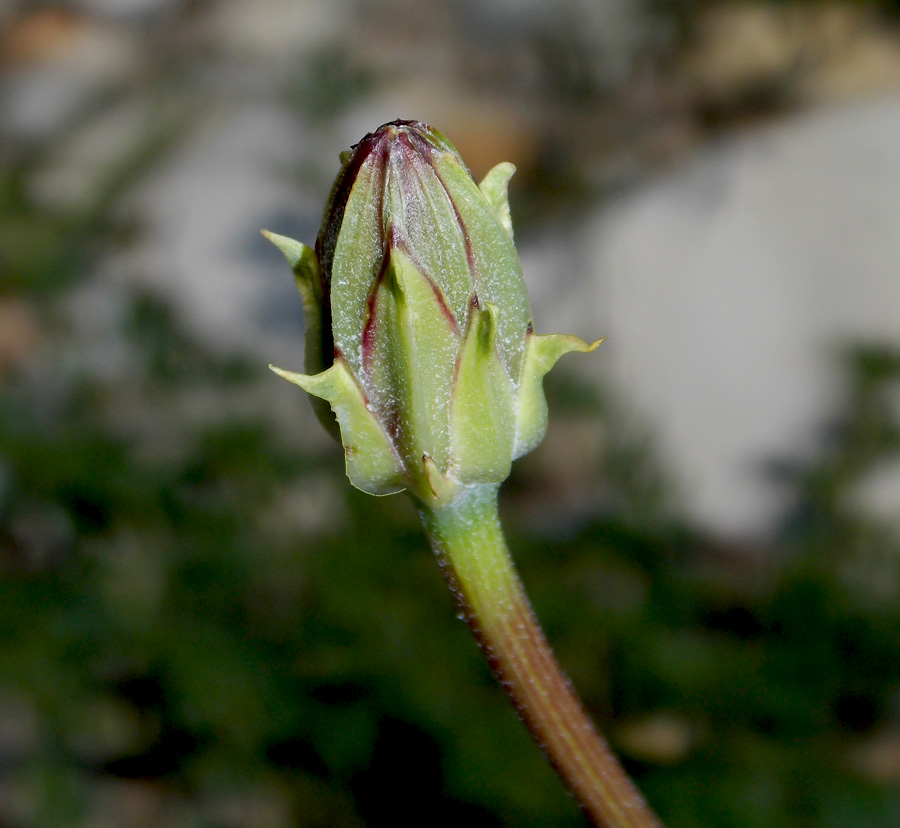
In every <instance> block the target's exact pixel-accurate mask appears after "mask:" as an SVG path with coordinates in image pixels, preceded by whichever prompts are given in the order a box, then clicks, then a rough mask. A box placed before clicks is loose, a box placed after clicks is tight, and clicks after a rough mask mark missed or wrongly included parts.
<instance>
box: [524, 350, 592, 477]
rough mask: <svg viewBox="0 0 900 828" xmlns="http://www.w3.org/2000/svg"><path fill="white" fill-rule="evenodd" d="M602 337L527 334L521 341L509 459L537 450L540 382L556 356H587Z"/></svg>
mask: <svg viewBox="0 0 900 828" xmlns="http://www.w3.org/2000/svg"><path fill="white" fill-rule="evenodd" d="M605 341H606V337H604V338H603V339H598V340H596V341H594V342H590V343H588V342H585V341H584V340H583V339H579V338H578V337H577V336H570V335H569V334H544V335H537V334H529V335H528V338H527V339H526V342H525V360H524V362H523V363H522V374H521V379H520V381H519V395H518V403H517V406H516V439H515V448H514V449H513V460H515V459H516V458H517V457H521V456H522V455H523V454H527V453H528V452H529V451H531V450H532V449H533V448H535V447H537V446H538V445H539V444H540V442H541V440H543V439H544V434H545V433H546V431H547V398H546V397H545V396H544V387H543V381H544V376H545V375H546V374H547V372H548V371H549V370H550V369H551V368H552V367H553V366H554V365H556V363H557V361H558V360H559V358H560V357H562V356H565V355H566V354H570V353H572V352H575V353H582V354H588V353H590V352H591V351H594V350H596V349H597V347H598V346H599V345H600V343H601V342H605Z"/></svg>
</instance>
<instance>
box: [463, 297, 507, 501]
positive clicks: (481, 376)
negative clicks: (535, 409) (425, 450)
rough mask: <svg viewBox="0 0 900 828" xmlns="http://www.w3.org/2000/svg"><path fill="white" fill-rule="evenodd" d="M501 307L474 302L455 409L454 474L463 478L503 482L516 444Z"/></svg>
mask: <svg viewBox="0 0 900 828" xmlns="http://www.w3.org/2000/svg"><path fill="white" fill-rule="evenodd" d="M498 313H499V312H498V310H497V308H496V306H494V305H485V307H484V309H483V310H482V309H479V308H477V307H473V308H472V310H471V313H470V315H469V326H468V331H467V333H466V338H465V342H464V343H463V346H462V350H461V351H460V355H459V364H458V367H457V374H456V382H455V384H454V388H453V397H452V402H451V410H450V441H451V454H452V455H453V463H454V469H453V471H454V474H455V476H456V477H457V479H458V480H459V481H460V482H461V483H502V482H503V481H504V480H506V478H507V477H509V470H510V464H511V463H512V448H513V437H514V435H513V425H514V424H513V422H512V420H513V411H512V400H513V389H512V383H511V382H510V381H509V378H508V377H507V376H506V372H505V371H504V370H503V365H502V364H501V363H500V358H499V357H498V356H497V349H496V339H497V323H496V317H497V315H498Z"/></svg>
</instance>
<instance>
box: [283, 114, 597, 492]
mask: <svg viewBox="0 0 900 828" xmlns="http://www.w3.org/2000/svg"><path fill="white" fill-rule="evenodd" d="M513 172H514V168H513V166H512V164H508V163H507V164H499V165H498V166H497V167H495V168H494V169H493V170H491V171H490V172H489V173H488V174H487V176H486V177H485V179H484V180H483V181H482V182H481V184H480V185H477V184H476V183H475V181H474V180H473V178H472V176H471V174H470V173H469V171H468V170H467V169H466V167H465V165H464V164H463V162H462V159H461V158H460V157H459V155H458V153H457V152H456V150H455V149H454V148H453V147H452V146H451V145H450V143H449V142H448V141H447V139H446V138H444V137H443V136H442V135H441V134H440V133H438V132H436V131H435V130H433V129H432V128H431V127H428V126H426V125H425V124H423V123H419V122H414V121H394V122H393V123H390V124H385V125H384V126H382V127H380V128H379V129H378V130H376V131H375V132H373V133H371V134H369V135H367V136H366V137H365V138H363V139H362V141H360V142H359V143H358V144H356V145H355V146H354V147H353V149H352V151H351V152H350V153H349V154H348V155H347V156H346V159H345V161H344V165H343V167H342V169H341V171H340V173H339V174H338V177H337V179H336V181H335V184H334V187H333V189H332V192H331V196H330V199H329V202H328V205H327V207H326V209H325V215H324V218H323V223H322V227H321V229H320V231H319V235H318V238H317V239H316V248H315V251H313V250H311V249H310V248H308V247H306V246H305V245H303V244H301V243H299V242H295V241H293V240H291V239H288V238H285V237H284V236H277V235H275V234H272V233H267V234H266V235H267V237H268V238H269V239H271V241H273V242H274V243H275V245H276V246H277V247H278V248H279V249H280V250H281V251H282V253H284V255H285V257H286V258H287V259H288V261H289V262H290V264H291V266H292V268H293V270H294V273H295V276H296V278H297V284H298V287H299V289H300V293H301V295H302V297H303V301H304V309H305V314H306V324H307V333H306V370H307V373H306V374H294V373H290V372H287V371H282V370H280V369H274V370H275V371H276V372H277V373H278V374H280V375H281V376H283V377H285V378H286V379H288V380H290V381H291V382H294V383H296V384H297V385H299V386H300V387H301V388H304V389H305V390H306V391H308V392H309V393H310V394H312V395H314V396H315V397H317V398H319V399H321V400H324V401H326V402H327V403H328V404H329V405H330V408H331V410H332V411H333V416H332V414H331V413H330V412H327V411H326V412H325V415H326V416H325V417H324V418H323V419H325V421H326V423H327V424H329V423H330V424H332V425H333V423H334V417H336V418H337V423H338V424H339V426H340V438H341V441H342V443H343V445H344V449H345V454H346V461H347V474H348V476H349V477H350V480H351V482H352V483H353V484H354V485H355V486H357V487H358V488H360V489H362V490H364V491H366V492H370V493H372V494H390V493H392V492H397V491H401V490H403V489H409V490H411V491H412V492H413V493H414V494H415V495H417V496H418V497H419V498H421V499H423V500H425V501H427V502H429V503H431V504H432V505H433V506H436V507H440V506H441V504H445V503H448V502H451V501H452V499H453V497H454V495H455V494H456V492H457V491H458V490H459V488H460V487H461V486H466V485H469V484H473V483H494V484H499V483H501V482H502V481H503V480H505V479H506V477H507V476H508V475H509V468H510V463H511V461H512V460H514V459H515V458H516V457H519V456H521V455H522V454H525V453H526V452H527V451H530V450H531V449H532V448H534V447H535V446H536V445H537V444H538V443H539V442H540V441H541V439H543V436H544V432H545V430H546V423H547V405H546V401H545V399H544V394H543V390H542V387H541V383H542V379H543V376H544V374H545V373H546V372H547V371H549V370H550V368H551V367H552V366H553V365H554V363H555V362H556V360H557V359H559V357H560V356H562V355H563V354H565V353H567V352H569V351H591V350H593V349H594V348H595V347H596V346H597V345H598V344H599V342H595V343H593V344H592V345H588V344H587V343H585V342H583V341H582V340H580V339H578V338H577V337H573V336H564V335H559V334H554V335H550V336H536V335H535V334H534V333H533V330H532V324H531V310H530V307H529V304H528V296H527V294H526V291H525V283H524V280H523V278H522V271H521V267H520V265H519V259H518V256H517V254H516V249H515V246H514V244H513V237H512V225H511V223H510V217H509V204H508V201H507V184H508V182H509V179H510V177H511V176H512V174H513ZM320 413H321V412H320Z"/></svg>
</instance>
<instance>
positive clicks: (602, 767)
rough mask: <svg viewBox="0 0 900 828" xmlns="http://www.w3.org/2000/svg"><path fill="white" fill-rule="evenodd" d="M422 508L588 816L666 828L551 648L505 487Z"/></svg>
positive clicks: (466, 600)
mask: <svg viewBox="0 0 900 828" xmlns="http://www.w3.org/2000/svg"><path fill="white" fill-rule="evenodd" d="M419 508H420V513H421V515H422V520H423V522H424V524H425V528H426V530H427V532H428V535H429V539H430V540H431V544H432V546H433V548H434V550H435V552H436V554H437V556H438V560H439V561H440V563H441V566H442V568H443V570H444V573H445V575H446V576H447V580H448V581H449V583H450V587H451V589H452V590H453V592H454V594H455V596H456V599H457V601H458V602H459V605H460V607H461V608H462V610H463V612H464V613H465V615H466V618H467V619H468V622H469V625H470V627H471V628H472V630H473V631H474V633H475V636H476V638H477V639H478V642H479V644H480V645H481V648H482V650H483V652H484V654H485V656H486V657H487V660H488V662H489V664H490V666H491V669H492V670H493V672H494V674H495V675H496V677H497V679H498V680H499V681H500V683H501V684H502V685H503V687H504V689H505V690H506V692H507V693H508V694H509V696H510V698H511V699H512V702H513V704H514V705H515V706H516V708H517V709H518V711H519V714H520V715H521V717H522V719H523V720H524V722H525V724H526V725H527V726H528V728H529V730H530V731H531V733H532V735H533V736H534V738H535V740H536V741H537V743H538V744H539V745H540V747H541V749H542V750H543V751H544V753H545V755H546V756H547V758H548V759H549V761H550V762H551V764H552V765H553V767H554V768H555V769H556V771H557V773H559V775H560V777H562V780H563V782H564V783H565V784H566V785H567V786H568V788H569V790H570V791H571V793H572V794H573V795H574V796H575V798H576V799H577V800H578V803H579V804H580V805H581V808H582V810H583V811H584V813H585V816H586V817H587V818H588V819H589V820H590V821H591V822H592V823H593V824H594V825H597V826H602V828H661V823H660V822H659V820H658V819H657V818H656V816H655V814H654V813H653V812H652V811H651V810H650V808H649V806H648V805H647V804H646V802H645V801H644V799H643V798H642V797H641V795H640V793H638V791H637V789H636V788H635V787H634V784H633V783H632V782H631V780H630V779H629V778H628V776H627V775H626V774H625V772H624V771H623V770H622V767H621V766H620V765H619V763H618V762H617V761H616V758H615V757H614V756H613V754H612V752H611V751H610V749H609V747H608V746H607V744H606V742H605V741H604V739H603V737H602V736H600V734H599V733H597V731H596V729H595V728H594V726H593V724H592V722H591V720H590V719H589V718H588V716H587V715H586V714H585V712H584V710H583V708H582V706H581V703H580V702H579V700H578V697H577V696H576V695H575V692H574V691H573V690H572V687H571V685H570V684H569V681H568V679H567V678H566V676H565V675H564V674H563V672H562V670H561V669H560V667H559V664H558V663H557V661H556V659H555V657H554V655H553V653H552V651H551V650H550V645H549V644H548V643H547V639H546V638H545V637H544V634H543V632H542V631H541V628H540V625H539V624H538V622H537V619H536V618H535V615H534V612H533V611H532V609H531V606H530V604H529V602H528V598H527V596H526V595H525V592H524V590H523V588H522V584H521V582H520V580H519V577H518V575H517V573H516V570H515V567H514V566H513V563H512V560H511V559H510V556H509V552H508V551H507V548H506V542H505V540H504V538H503V530H502V528H501V526H500V521H499V517H498V514H497V487H496V486H493V485H484V486H472V487H470V488H469V489H467V490H466V491H465V492H463V493H462V494H461V495H460V496H459V497H457V498H456V499H455V500H454V502H453V503H452V504H451V505H450V506H448V507H446V508H444V509H442V510H440V511H438V510H431V509H429V508H426V507H423V506H422V504H421V503H420V504H419Z"/></svg>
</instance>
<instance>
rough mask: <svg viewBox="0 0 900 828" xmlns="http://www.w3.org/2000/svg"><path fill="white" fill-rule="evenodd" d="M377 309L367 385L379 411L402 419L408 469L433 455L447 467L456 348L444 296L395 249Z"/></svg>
mask: <svg viewBox="0 0 900 828" xmlns="http://www.w3.org/2000/svg"><path fill="white" fill-rule="evenodd" d="M388 255H389V256H390V260H389V262H388V265H387V270H386V272H385V276H384V279H383V280H382V282H381V284H380V285H379V287H378V292H377V294H376V297H375V302H374V305H373V313H374V314H375V317H376V326H377V334H376V336H375V346H374V347H375V351H374V353H373V355H372V358H371V360H370V363H369V365H368V366H367V369H366V373H365V379H364V385H365V387H366V388H367V389H371V391H370V393H371V396H372V402H373V403H374V404H375V407H376V409H377V410H378V411H379V412H381V413H382V415H383V416H384V415H385V413H386V412H387V411H388V410H390V409H393V410H394V411H396V413H397V415H398V417H399V421H400V433H399V436H398V449H399V450H400V452H401V454H402V455H403V458H404V460H405V461H406V464H407V468H410V469H412V468H418V467H419V466H420V464H421V462H422V457H423V456H424V455H426V454H427V455H428V456H429V457H431V458H433V460H434V462H435V463H436V464H437V465H438V467H439V468H440V469H441V470H442V471H446V469H447V468H448V467H449V464H450V455H449V442H450V441H449V428H450V417H449V409H450V393H451V391H452V385H453V368H454V362H455V360H456V353H457V349H458V347H459V345H458V340H457V335H456V333H455V331H454V329H453V326H454V324H455V323H454V321H453V319H452V317H451V316H450V315H449V313H448V309H447V307H446V305H445V304H442V301H441V298H440V292H439V290H438V289H437V288H436V287H435V285H434V284H433V283H432V282H431V280H430V279H428V278H427V277H426V276H425V275H424V274H423V273H422V272H421V271H420V270H419V269H418V268H417V267H416V265H415V263H414V262H413V261H412V260H411V259H410V258H409V256H408V255H407V254H406V253H405V252H404V251H403V250H401V249H399V248H397V247H394V248H392V249H391V250H390V252H389V254H388Z"/></svg>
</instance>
